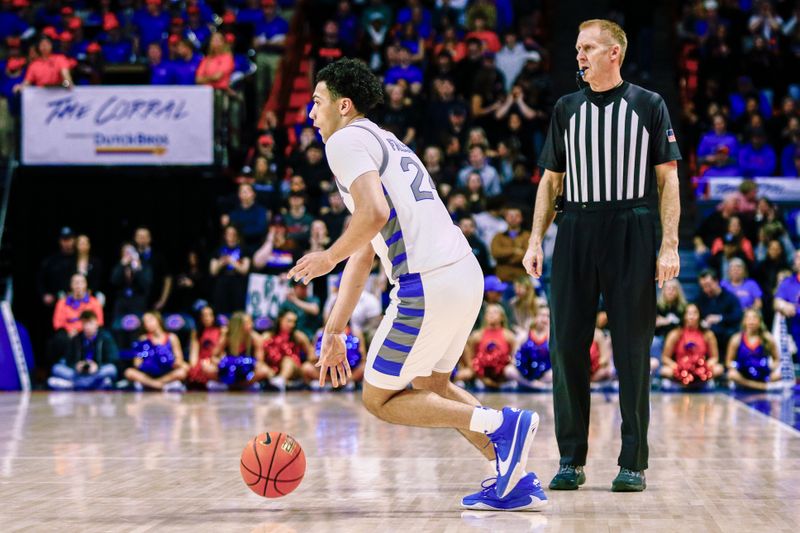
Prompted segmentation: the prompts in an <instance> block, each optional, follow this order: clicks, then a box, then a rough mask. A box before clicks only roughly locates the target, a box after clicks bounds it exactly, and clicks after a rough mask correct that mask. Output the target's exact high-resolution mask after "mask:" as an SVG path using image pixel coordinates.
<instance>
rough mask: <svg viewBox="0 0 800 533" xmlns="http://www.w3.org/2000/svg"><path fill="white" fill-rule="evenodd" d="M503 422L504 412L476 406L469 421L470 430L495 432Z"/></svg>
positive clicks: (486, 432)
mask: <svg viewBox="0 0 800 533" xmlns="http://www.w3.org/2000/svg"><path fill="white" fill-rule="evenodd" d="M502 424H503V413H501V412H500V411H495V410H494V409H489V408H488V407H476V408H475V410H474V411H473V412H472V419H471V420H470V421H469V430H470V431H476V432H478V433H485V434H488V433H494V432H495V431H497V429H498V428H499V427H500V426H501V425H502Z"/></svg>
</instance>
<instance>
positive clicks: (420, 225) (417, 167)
mask: <svg viewBox="0 0 800 533" xmlns="http://www.w3.org/2000/svg"><path fill="white" fill-rule="evenodd" d="M325 154H326V155H327V157H328V164H329V165H330V167H331V170H332V171H333V174H334V176H335V177H336V183H337V186H338V187H339V192H340V193H341V194H342V198H343V199H344V203H345V205H346V206H347V208H348V209H349V210H350V212H351V213H352V212H353V209H354V208H355V205H354V203H353V197H352V196H351V195H350V187H351V186H352V184H353V182H354V181H355V179H356V178H358V177H359V176H361V175H362V174H364V173H365V172H368V171H370V170H375V171H377V172H378V174H379V175H380V178H381V183H382V184H383V192H384V194H385V195H386V201H387V202H388V203H389V208H390V210H391V212H390V215H389V221H388V222H387V223H386V225H385V226H384V227H383V229H381V231H380V233H378V234H377V235H375V236H374V237H373V239H372V247H373V248H374V249H375V253H377V254H378V257H380V260H381V263H382V264H383V268H384V270H385V271H386V275H387V276H388V277H389V279H390V280H392V281H393V282H394V281H396V280H397V279H398V278H399V277H400V276H402V275H404V274H413V273H422V272H428V271H430V270H434V269H436V268H439V267H442V266H445V265H450V264H452V263H455V262H456V261H458V260H460V259H461V258H463V257H464V256H466V255H467V254H471V253H472V248H471V247H470V246H469V244H468V243H467V239H466V238H465V237H464V234H463V233H461V229H460V228H459V227H458V226H456V225H455V224H454V223H453V221H452V219H451V218H450V214H449V213H448V212H447V208H445V206H444V203H442V200H441V199H440V198H439V194H438V193H437V191H436V187H435V185H434V183H433V180H432V179H431V177H430V174H428V171H427V170H426V169H425V167H424V166H423V164H422V162H421V161H420V160H419V158H418V157H417V155H416V154H415V153H414V152H413V151H412V150H411V149H410V148H408V147H407V146H406V145H405V144H403V143H402V142H400V141H399V140H398V139H397V137H396V136H395V135H394V134H393V133H390V132H388V131H386V130H384V129H381V128H380V127H378V126H377V125H376V124H375V123H374V122H372V121H370V120H367V119H358V120H354V121H353V122H351V123H350V124H348V125H347V126H345V127H344V128H342V129H340V130H339V131H337V132H336V133H334V134H333V135H331V137H330V138H329V139H328V142H327V143H326V145H325Z"/></svg>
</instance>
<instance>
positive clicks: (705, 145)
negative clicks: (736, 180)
mask: <svg viewBox="0 0 800 533" xmlns="http://www.w3.org/2000/svg"><path fill="white" fill-rule="evenodd" d="M712 120H713V126H714V127H713V129H712V130H711V131H710V132H708V133H706V134H705V135H703V137H702V138H701V139H700V146H699V147H698V148H697V157H698V158H699V159H700V163H701V164H705V165H712V166H728V165H730V164H733V163H735V162H736V158H737V157H738V155H739V141H737V140H736V136H735V135H733V134H732V133H729V132H728V121H727V120H725V117H724V116H723V115H722V114H721V113H717V114H716V115H714V118H713V119H712ZM720 146H725V147H727V148H728V150H727V153H721V152H720V150H719V148H720ZM721 155H725V156H727V161H719V159H720V156H721ZM723 163H724V164H723Z"/></svg>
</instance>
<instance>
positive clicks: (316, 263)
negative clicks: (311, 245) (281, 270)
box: [289, 250, 336, 285]
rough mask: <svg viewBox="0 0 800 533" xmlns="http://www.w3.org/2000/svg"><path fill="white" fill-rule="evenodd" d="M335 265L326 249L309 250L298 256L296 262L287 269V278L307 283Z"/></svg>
mask: <svg viewBox="0 0 800 533" xmlns="http://www.w3.org/2000/svg"><path fill="white" fill-rule="evenodd" d="M335 266H336V263H334V262H333V259H331V256H330V254H328V251H327V250H326V251H324V252H311V253H310V254H307V255H304V256H303V257H301V258H300V260H299V261H298V262H297V264H296V265H295V266H294V268H292V269H291V270H290V271H289V278H291V279H293V280H295V281H302V282H303V284H305V285H308V284H309V283H311V280H312V279H314V278H318V277H320V276H324V275H325V274H327V273H328V272H330V271H331V270H333V267H335Z"/></svg>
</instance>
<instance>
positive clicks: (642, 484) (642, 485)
mask: <svg viewBox="0 0 800 533" xmlns="http://www.w3.org/2000/svg"><path fill="white" fill-rule="evenodd" d="M646 488H647V481H646V480H645V478H644V471H641V470H640V471H638V472H637V471H636V470H628V469H627V468H620V469H619V474H617V477H616V478H614V481H612V482H611V492H642V491H643V490H644V489H646Z"/></svg>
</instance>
